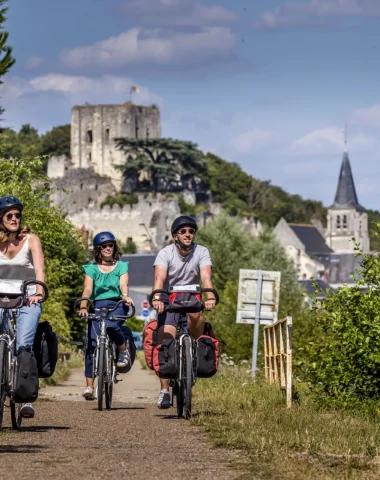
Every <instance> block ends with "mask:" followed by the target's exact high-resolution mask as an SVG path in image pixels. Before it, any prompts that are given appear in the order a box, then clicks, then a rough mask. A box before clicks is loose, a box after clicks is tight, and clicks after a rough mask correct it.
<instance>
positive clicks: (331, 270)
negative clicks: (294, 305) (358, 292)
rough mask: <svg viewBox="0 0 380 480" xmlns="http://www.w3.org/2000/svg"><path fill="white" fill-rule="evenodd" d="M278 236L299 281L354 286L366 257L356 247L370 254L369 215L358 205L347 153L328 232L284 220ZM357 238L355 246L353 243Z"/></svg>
mask: <svg viewBox="0 0 380 480" xmlns="http://www.w3.org/2000/svg"><path fill="white" fill-rule="evenodd" d="M274 231H275V234H276V236H277V238H278V240H279V241H280V243H281V244H282V245H283V246H284V248H285V250H286V251H287V253H288V255H289V257H290V258H291V259H292V260H293V262H294V264H295V266H296V268H297V271H298V278H299V280H309V279H317V280H323V281H324V282H326V283H327V284H328V285H329V286H330V287H333V288H337V287H339V286H342V285H343V284H344V283H348V284H350V283H351V284H353V283H354V280H353V278H352V275H351V274H352V273H353V272H354V271H356V270H358V269H360V265H361V262H362V259H363V256H359V257H356V256H355V243H357V244H359V246H360V248H361V249H362V251H363V252H364V254H365V253H369V233H368V217H367V213H366V211H365V209H364V207H362V206H361V205H360V204H359V202H358V197H357V194H356V189H355V184H354V179H353V175H352V170H351V165H350V160H349V156H348V153H347V151H346V152H344V155H343V160H342V165H341V169H340V174H339V180H338V186H337V190H336V195H335V200H334V203H333V204H332V205H331V206H330V207H329V209H328V213H327V228H326V229H323V227H322V226H321V225H318V224H317V223H315V224H312V225H300V224H292V223H287V222H286V220H285V219H283V218H282V219H281V220H280V221H279V223H278V224H277V225H276V227H275V230H274ZM352 238H355V242H354V241H353V240H352Z"/></svg>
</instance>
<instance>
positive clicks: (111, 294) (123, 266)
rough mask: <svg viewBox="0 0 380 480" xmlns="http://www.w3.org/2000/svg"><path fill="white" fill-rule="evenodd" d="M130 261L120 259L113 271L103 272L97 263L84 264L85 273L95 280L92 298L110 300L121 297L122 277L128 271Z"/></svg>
mask: <svg viewBox="0 0 380 480" xmlns="http://www.w3.org/2000/svg"><path fill="white" fill-rule="evenodd" d="M128 263H129V262H120V261H119V262H118V263H117V265H116V267H115V268H114V269H113V270H112V272H109V273H103V272H101V271H100V269H99V267H98V265H97V263H90V264H89V265H83V266H82V269H83V271H84V273H85V274H86V275H88V276H89V277H91V278H92V279H93V281H94V288H93V290H92V295H91V299H92V300H110V299H116V298H121V291H120V277H121V275H124V274H125V273H127V272H128Z"/></svg>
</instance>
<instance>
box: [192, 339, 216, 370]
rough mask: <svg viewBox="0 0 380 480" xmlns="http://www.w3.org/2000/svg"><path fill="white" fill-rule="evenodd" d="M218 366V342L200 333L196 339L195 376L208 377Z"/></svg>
mask: <svg viewBox="0 0 380 480" xmlns="http://www.w3.org/2000/svg"><path fill="white" fill-rule="evenodd" d="M218 368H219V342H218V340H217V339H216V338H213V337H211V336H209V335H201V336H200V337H199V338H198V340H197V377H198V378H209V377H212V376H214V375H215V374H216V372H217V371H218Z"/></svg>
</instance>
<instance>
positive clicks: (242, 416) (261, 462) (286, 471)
mask: <svg viewBox="0 0 380 480" xmlns="http://www.w3.org/2000/svg"><path fill="white" fill-rule="evenodd" d="M194 402H195V405H194V409H195V412H196V414H195V416H194V418H193V420H192V421H193V423H194V424H196V425H202V426H204V427H205V428H206V430H207V431H208V432H209V434H210V435H211V438H212V440H213V442H214V443H215V444H216V445H220V446H227V447H230V448H235V449H241V450H244V451H245V452H246V453H247V462H248V463H247V466H248V468H249V469H250V471H251V473H252V474H253V473H254V474H255V475H258V477H257V478H271V479H277V478H282V479H287V478H292V479H298V478H300V479H305V478H306V479H309V478H310V479H313V478H316V479H319V478H326V479H329V478H334V479H336V478H348V477H347V475H351V474H352V475H354V476H353V477H352V478H360V479H361V478H363V479H364V478H366V479H367V478H368V479H372V478H379V475H380V469H379V466H378V465H377V460H378V459H379V458H378V451H379V446H380V421H379V420H378V419H376V418H375V419H373V420H370V419H364V418H362V417H359V416H358V417H354V416H352V415H349V414H347V413H344V412H339V411H331V410H330V411H329V410H323V409H321V408H318V406H317V405H316V404H315V403H314V401H313V398H312V397H310V396H304V397H303V398H302V400H301V402H300V403H299V404H297V403H296V404H294V405H293V407H292V408H290V409H288V408H286V404H285V398H284V396H283V394H282V392H281V391H280V390H279V389H277V388H276V387H275V386H270V385H268V384H266V383H265V381H263V380H260V379H258V380H257V381H256V382H254V383H253V382H252V381H251V380H250V377H249V375H248V373H247V372H246V371H245V370H243V369H241V368H237V367H233V368H228V367H223V368H222V370H221V371H220V372H219V373H218V374H217V375H216V376H215V377H214V378H212V379H203V380H199V381H198V382H197V384H196V387H195V389H194ZM242 478H245V477H242ZM247 478H250V477H247ZM255 478H256V477H255Z"/></svg>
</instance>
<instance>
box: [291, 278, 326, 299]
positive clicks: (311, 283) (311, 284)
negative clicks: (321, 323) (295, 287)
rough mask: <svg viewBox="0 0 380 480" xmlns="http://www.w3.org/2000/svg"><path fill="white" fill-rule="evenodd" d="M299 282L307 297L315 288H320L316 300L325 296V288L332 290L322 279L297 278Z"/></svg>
mask: <svg viewBox="0 0 380 480" xmlns="http://www.w3.org/2000/svg"><path fill="white" fill-rule="evenodd" d="M299 284H300V285H301V287H302V289H303V290H304V291H305V292H306V293H307V295H308V296H309V297H312V296H313V295H314V294H315V291H316V290H317V289H318V290H321V292H319V293H318V294H317V299H318V300H319V299H321V298H325V296H326V291H327V289H330V290H333V289H332V288H331V287H330V285H329V284H328V283H326V282H324V281H323V280H299Z"/></svg>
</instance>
